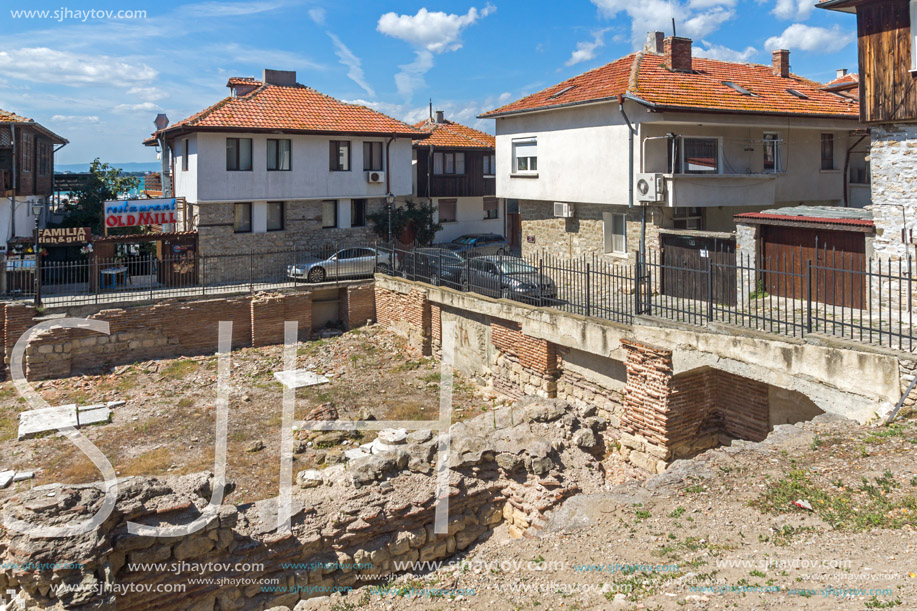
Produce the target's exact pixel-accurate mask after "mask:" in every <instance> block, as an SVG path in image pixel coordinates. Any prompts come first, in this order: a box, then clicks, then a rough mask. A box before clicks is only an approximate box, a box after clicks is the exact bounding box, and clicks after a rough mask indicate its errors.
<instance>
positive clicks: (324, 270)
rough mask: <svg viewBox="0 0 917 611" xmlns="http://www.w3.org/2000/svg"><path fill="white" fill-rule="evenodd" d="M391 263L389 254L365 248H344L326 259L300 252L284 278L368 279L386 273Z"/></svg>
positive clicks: (320, 280) (312, 280)
mask: <svg viewBox="0 0 917 611" xmlns="http://www.w3.org/2000/svg"><path fill="white" fill-rule="evenodd" d="M391 260H392V255H391V253H387V252H383V251H381V250H378V251H377V250H376V249H374V248H365V247H355V248H345V249H343V250H339V251H337V252H336V253H334V254H333V255H331V256H330V257H327V258H325V257H317V256H315V255H310V254H307V253H303V254H302V255H299V256H297V257H296V264H295V265H288V266H287V276H288V277H289V278H291V279H292V280H294V281H296V280H307V281H309V282H324V281H325V280H329V279H334V278H358V277H360V276H372V275H373V274H374V273H375V272H377V271H378V272H381V273H383V274H387V273H390V272H391V269H392V266H391Z"/></svg>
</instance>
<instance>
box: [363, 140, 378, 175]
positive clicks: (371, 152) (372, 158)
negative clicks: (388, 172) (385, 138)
mask: <svg viewBox="0 0 917 611" xmlns="http://www.w3.org/2000/svg"><path fill="white" fill-rule="evenodd" d="M382 168H383V164H382V143H381V142H364V143H363V169H364V170H374V171H377V170H381V169H382Z"/></svg>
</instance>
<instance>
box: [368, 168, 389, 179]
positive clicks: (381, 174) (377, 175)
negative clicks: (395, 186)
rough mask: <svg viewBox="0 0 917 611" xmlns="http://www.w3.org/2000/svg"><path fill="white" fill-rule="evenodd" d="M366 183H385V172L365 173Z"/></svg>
mask: <svg viewBox="0 0 917 611" xmlns="http://www.w3.org/2000/svg"><path fill="white" fill-rule="evenodd" d="M366 182H385V172H379V171H375V170H374V171H372V172H367V173H366Z"/></svg>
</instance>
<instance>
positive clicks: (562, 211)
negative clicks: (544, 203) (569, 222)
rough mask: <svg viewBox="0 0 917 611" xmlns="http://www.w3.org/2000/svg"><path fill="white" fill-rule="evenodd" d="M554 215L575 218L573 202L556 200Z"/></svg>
mask: <svg viewBox="0 0 917 611" xmlns="http://www.w3.org/2000/svg"><path fill="white" fill-rule="evenodd" d="M554 216H556V217H558V218H564V219H569V218H573V204H565V203H563V202H554Z"/></svg>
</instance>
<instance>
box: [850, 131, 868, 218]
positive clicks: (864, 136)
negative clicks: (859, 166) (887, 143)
mask: <svg viewBox="0 0 917 611" xmlns="http://www.w3.org/2000/svg"><path fill="white" fill-rule="evenodd" d="M868 135H869V134H868V133H867V134H864V135H862V136H860V139H859V140H857V141H856V142H854V143H853V146H851V147H850V148H849V149H847V156H846V157H845V158H844V208H849V207H850V201H849V200H850V185H849V184H848V183H849V182H850V177H849V174H848V172H849V171H850V155H851V154H852V153H853V149H855V148H856V147H857V146H859V144H860V142H862V141H863V140H865V139H866V136H868Z"/></svg>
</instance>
